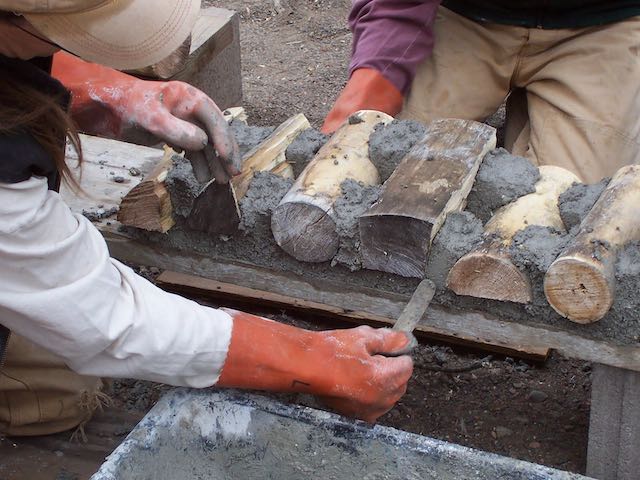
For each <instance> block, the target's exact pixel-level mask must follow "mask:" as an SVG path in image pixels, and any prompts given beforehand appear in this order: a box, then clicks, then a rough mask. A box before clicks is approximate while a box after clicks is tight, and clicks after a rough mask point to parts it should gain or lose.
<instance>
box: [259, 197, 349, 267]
mask: <svg viewBox="0 0 640 480" xmlns="http://www.w3.org/2000/svg"><path fill="white" fill-rule="evenodd" d="M282 226H285V228H282ZM271 229H272V231H273V237H274V238H275V240H276V242H277V243H278V245H279V246H280V247H281V248H282V249H283V250H284V251H285V252H287V253H288V254H289V255H291V256H292V257H294V258H295V259H297V260H300V261H305V262H315V263H317V262H327V261H329V260H331V259H332V258H333V257H334V256H335V255H336V253H337V252H338V246H339V242H340V241H339V238H338V234H337V232H336V224H335V222H334V221H333V219H332V218H331V217H330V216H329V215H328V214H327V213H326V212H325V211H324V210H323V209H322V208H320V207H317V206H315V205H311V204H309V203H301V202H287V203H282V204H280V205H279V206H278V207H277V208H276V210H275V211H274V212H273V215H272V217H271Z"/></svg>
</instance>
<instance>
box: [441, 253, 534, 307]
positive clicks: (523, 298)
mask: <svg viewBox="0 0 640 480" xmlns="http://www.w3.org/2000/svg"><path fill="white" fill-rule="evenodd" d="M447 287H448V288H450V289H451V290H452V291H453V292H455V293H456V294H457V295H466V296H469V297H475V298H486V299H490V300H500V301H504V302H515V303H531V299H532V292H531V284H530V282H529V279H528V278H527V277H526V276H525V275H523V273H522V272H521V271H520V270H519V269H518V268H517V267H516V266H515V265H514V264H513V263H512V262H511V260H510V259H509V258H508V257H507V256H506V255H501V254H500V253H499V252H483V251H478V252H472V253H469V254H467V255H465V256H464V257H462V258H461V259H460V260H458V262H457V263H456V264H455V265H454V266H453V268H452V269H451V271H450V272H449V275H448V277H447Z"/></svg>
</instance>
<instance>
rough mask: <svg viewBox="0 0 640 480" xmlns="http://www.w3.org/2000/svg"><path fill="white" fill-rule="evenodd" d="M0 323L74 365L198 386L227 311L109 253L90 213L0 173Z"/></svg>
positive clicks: (38, 184)
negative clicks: (163, 285) (159, 283)
mask: <svg viewBox="0 0 640 480" xmlns="http://www.w3.org/2000/svg"><path fill="white" fill-rule="evenodd" d="M0 323H2V324H3V325H5V326H6V327H8V328H9V329H11V330H12V331H14V332H16V333H18V334H20V335H22V336H24V337H26V338H28V339H29V340H31V341H32V342H34V343H36V344H38V345H40V346H42V347H44V348H46V349H48V350H50V351H52V352H53V353H55V354H57V355H59V356H61V357H62V358H64V359H65V361H66V362H67V364H68V365H69V367H70V368H72V369H73V370H75V371H76V372H78V373H81V374H85V375H96V376H105V377H122V378H138V379H145V380H153V381H156V382H162V383H168V384H172V385H181V386H191V387H206V386H210V385H213V384H214V383H216V382H217V380H218V377H219V374H220V371H221V369H222V366H223V364H224V361H225V359H226V355H227V351H228V348H229V342H230V339H231V329H232V325H233V320H232V319H231V317H230V316H229V314H227V313H226V312H223V311H221V310H216V309H213V308H208V307H203V306H201V305H198V304H197V303H195V302H192V301H189V300H186V299H184V298H182V297H179V296H177V295H172V294H169V293H166V292H164V291H162V290H160V289H159V288H157V287H155V286H154V285H153V284H151V283H150V282H148V281H146V280H145V279H144V278H142V277H140V276H138V275H136V274H135V273H134V272H133V271H132V270H131V269H130V268H128V267H127V266H125V265H123V264H121V263H120V262H118V261H116V260H114V259H112V258H110V257H109V252H108V249H107V245H106V243H105V241H104V239H103V238H102V235H101V234H100V232H99V231H98V230H97V229H96V228H95V227H94V226H93V225H92V224H91V222H89V221H88V220H87V219H86V218H84V217H83V216H80V215H74V214H72V213H71V211H70V210H69V208H68V207H67V205H66V204H65V203H64V202H63V201H62V199H61V198H60V196H59V195H58V194H57V193H55V192H52V191H49V190H47V182H46V180H45V179H44V178H41V177H32V178H31V179H30V180H28V181H26V182H21V183H16V184H5V183H0Z"/></svg>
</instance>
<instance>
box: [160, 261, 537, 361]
mask: <svg viewBox="0 0 640 480" xmlns="http://www.w3.org/2000/svg"><path fill="white" fill-rule="evenodd" d="M156 283H157V285H158V286H159V287H160V288H163V289H165V290H168V291H171V292H174V293H179V294H182V295H186V296H203V297H206V298H212V299H217V300H219V301H221V302H222V303H228V302H242V303H243V304H248V305H251V306H254V307H259V308H260V307H262V308H264V307H278V308H285V309H287V310H291V311H296V312H301V313H304V314H313V315H314V316H320V317H323V318H330V319H334V320H342V321H349V322H353V323H356V324H358V325H363V324H368V325H374V326H392V325H394V324H395V321H396V319H394V318H388V317H384V316H380V315H376V314H375V313H370V312H367V311H362V310H352V309H346V308H342V307H336V306H333V305H329V304H326V303H319V302H316V301H313V300H305V299H301V298H297V297H292V296H290V295H282V294H278V293H273V292H269V291H265V290H257V289H254V288H249V287H244V286H241V285H236V284H233V283H226V282H220V281H218V280H213V279H210V278H202V277H196V276H194V275H187V274H184V273H178V272H172V271H168V270H165V271H164V272H163V273H162V274H161V275H160V276H159V277H158V278H157V280H156ZM416 334H422V336H424V337H425V338H431V339H435V340H438V341H444V342H447V343H453V344H455V345H463V346H467V347H475V348H479V349H483V350H488V351H491V352H495V353H500V354H504V355H510V356H515V357H519V358H526V359H528V360H533V361H544V360H546V358H547V356H548V354H549V349H548V348H544V347H542V348H541V347H539V346H532V347H528V346H526V345H524V346H520V345H517V346H516V345H504V344H489V343H478V341H477V339H476V338H474V337H472V336H467V335H465V334H464V333H461V334H460V335H459V336H457V337H455V338H454V337H451V335H449V334H448V333H446V332H443V331H442V330H440V329H439V328H436V327H431V326H429V325H424V324H421V325H418V326H417V327H416ZM418 336H420V335H418Z"/></svg>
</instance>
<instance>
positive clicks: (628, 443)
mask: <svg viewBox="0 0 640 480" xmlns="http://www.w3.org/2000/svg"><path fill="white" fill-rule="evenodd" d="M592 379H593V381H592V387H591V420H590V424H589V449H588V454H587V475H589V477H593V478H597V479H598V480H635V479H637V478H638V475H639V472H640V455H638V452H640V373H638V372H633V371H631V370H625V369H622V368H613V367H608V366H605V365H600V364H598V363H596V364H594V366H593V375H592Z"/></svg>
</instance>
